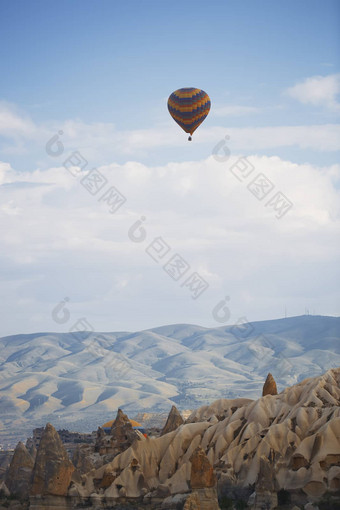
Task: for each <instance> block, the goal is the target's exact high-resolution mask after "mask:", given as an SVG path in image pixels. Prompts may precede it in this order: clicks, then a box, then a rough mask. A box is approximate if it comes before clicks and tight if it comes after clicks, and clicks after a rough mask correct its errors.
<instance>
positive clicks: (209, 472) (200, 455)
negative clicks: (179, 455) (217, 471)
mask: <svg viewBox="0 0 340 510" xmlns="http://www.w3.org/2000/svg"><path fill="white" fill-rule="evenodd" d="M190 462H191V476H190V486H191V489H192V490H194V489H204V488H206V487H209V488H210V487H216V477H215V475H214V470H213V467H212V465H211V464H210V462H209V460H208V457H207V456H206V454H205V452H204V450H202V448H201V446H198V447H197V448H196V450H195V451H194V453H193V454H192V456H191V457H190Z"/></svg>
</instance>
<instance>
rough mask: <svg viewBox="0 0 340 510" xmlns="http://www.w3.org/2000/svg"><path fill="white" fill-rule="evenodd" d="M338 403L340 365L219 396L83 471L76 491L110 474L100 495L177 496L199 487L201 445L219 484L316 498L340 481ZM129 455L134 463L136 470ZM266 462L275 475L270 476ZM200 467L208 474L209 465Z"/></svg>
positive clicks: (84, 494) (89, 491)
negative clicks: (246, 393) (246, 395)
mask: <svg viewBox="0 0 340 510" xmlns="http://www.w3.org/2000/svg"><path fill="white" fill-rule="evenodd" d="M339 403H340V368H339V369H332V370H329V371H328V372H326V373H325V374H324V375H323V376H320V377H315V378H311V379H306V380H304V381H302V382H300V383H299V384H296V385H295V386H292V387H290V388H287V389H286V390H285V391H283V392H281V393H280V394H279V395H273V396H272V397H271V398H267V397H261V398H260V399H258V400H256V401H253V400H249V399H232V400H227V399H220V400H217V401H216V402H214V403H213V404H211V405H210V406H203V407H201V408H200V409H198V410H197V411H195V412H193V413H192V415H191V416H190V417H189V419H188V420H187V422H186V423H185V424H183V425H182V426H181V427H179V428H177V429H176V430H174V431H172V432H169V433H167V434H165V435H163V436H161V437H157V438H150V437H147V438H144V437H143V438H141V440H140V441H134V442H133V443H132V445H131V446H130V447H128V448H127V449H126V450H124V452H122V453H120V454H118V455H116V456H115V457H114V459H113V460H112V461H110V462H108V463H107V464H105V465H104V466H102V467H100V468H98V469H96V470H95V471H94V472H93V471H91V472H89V473H88V474H86V475H85V477H84V484H82V485H81V486H80V485H79V484H78V485H77V484H75V488H74V491H78V493H79V494H81V495H82V497H89V496H90V495H91V494H92V493H93V492H94V489H93V487H94V485H93V484H94V481H96V484H97V486H98V489H96V490H100V489H99V487H100V483H101V481H102V480H103V478H104V476H105V480H106V483H105V486H106V488H104V487H103V489H101V490H104V492H103V493H102V494H103V497H113V498H114V497H119V495H120V493H122V492H124V494H125V497H127V498H129V497H131V498H133V497H137V496H139V497H142V496H143V494H144V492H145V491H148V492H147V494H145V496H144V500H145V501H153V500H154V501H160V499H159V498H160V494H163V497H166V495H167V494H169V493H170V495H169V496H168V497H174V496H175V495H178V494H185V493H190V490H193V491H194V492H196V491H197V490H200V489H194V488H193V487H192V486H191V483H192V482H193V484H194V485H195V484H196V482H195V476H196V475H197V472H198V471H195V470H196V468H195V467H194V469H193V470H192V465H194V466H195V465H196V464H197V465H198V466H202V469H203V466H206V463H205V461H204V460H203V459H202V461H201V462H200V461H199V459H200V458H202V457H201V455H202V453H199V454H198V455H197V458H195V457H192V455H193V454H194V452H195V450H196V449H197V447H198V446H201V447H202V450H203V451H204V452H207V454H206V456H207V458H208V460H209V462H210V464H211V466H213V468H214V471H215V475H216V477H217V479H218V486H219V490H224V489H223V488H224V487H228V488H230V487H231V486H234V485H236V484H237V486H238V487H239V488H242V487H244V488H247V487H249V486H251V485H255V490H256V489H257V491H258V499H259V497H261V493H262V496H266V493H268V492H269V493H270V494H272V491H274V492H275V491H278V490H280V489H285V490H293V491H300V493H301V494H304V497H306V498H308V497H316V498H317V497H319V496H321V495H322V494H323V493H325V492H326V491H330V492H332V491H333V492H334V491H336V490H339V488H340V438H339V433H338V431H339V430H340V406H339ZM121 437H122V438H123V439H124V435H122V436H121ZM198 452H199V451H198ZM133 459H135V460H134V461H133ZM190 459H192V462H191V460H190ZM261 459H262V461H261ZM264 459H266V460H264ZM132 461H133V462H134V463H136V466H137V468H136V470H135V471H134V472H133V470H132V464H131V463H132ZM268 463H269V464H268ZM268 467H269V468H270V473H271V475H270V479H268V480H266V476H265V474H266V473H267V472H268ZM203 472H204V473H205V475H204V476H207V479H209V475H208V473H211V471H209V469H203ZM192 473H193V474H192ZM195 473H196V474H195ZM191 474H192V476H193V480H192V479H191ZM198 479H199V478H198ZM265 482H266V483H267V484H268V485H266V484H265ZM197 483H199V482H197ZM208 485H209V484H208ZM256 486H257V487H256ZM84 487H88V489H84ZM122 489H123V491H122ZM208 489H209V487H206V488H205V489H203V488H202V491H203V490H205V491H207V490H208ZM210 489H213V487H210ZM157 491H158V492H157ZM266 497H267V496H266ZM157 498H158V500H157ZM188 504H189V503H188Z"/></svg>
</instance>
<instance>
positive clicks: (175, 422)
mask: <svg viewBox="0 0 340 510" xmlns="http://www.w3.org/2000/svg"><path fill="white" fill-rule="evenodd" d="M183 423H184V420H183V418H182V416H181V414H180V412H179V411H178V409H177V407H176V406H172V408H171V410H170V413H169V416H168V419H167V421H166V424H165V425H164V427H163V430H162V432H161V436H164V434H167V433H168V432H172V431H173V430H176V429H178V427H179V426H180V425H182V424H183Z"/></svg>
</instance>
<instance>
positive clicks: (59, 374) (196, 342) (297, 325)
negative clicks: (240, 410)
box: [0, 316, 340, 442]
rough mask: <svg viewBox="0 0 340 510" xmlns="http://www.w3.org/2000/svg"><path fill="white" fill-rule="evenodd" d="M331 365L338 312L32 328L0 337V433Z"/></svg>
mask: <svg viewBox="0 0 340 510" xmlns="http://www.w3.org/2000/svg"><path fill="white" fill-rule="evenodd" d="M339 366H340V318H338V317H323V316H300V317H290V318H287V319H279V320H271V321H261V322H254V323H252V324H245V325H243V326H242V325H236V326H223V327H218V328H204V327H201V326H194V325H189V324H176V325H171V326H163V327H158V328H153V329H149V330H145V331H139V332H136V333H129V332H119V333H93V334H91V335H89V334H87V333H84V332H78V333H35V334H28V335H14V336H7V337H4V338H1V339H0V427H1V429H0V442H1V438H3V437H4V436H5V437H9V436H8V434H13V433H14V432H13V430H15V431H16V433H17V434H19V432H20V431H22V432H23V433H24V432H25V433H26V431H27V430H29V429H30V428H32V427H33V426H39V425H44V424H45V423H46V421H50V422H51V423H53V424H54V425H55V426H57V427H58V426H59V427H69V428H72V427H76V428H77V429H78V430H89V429H92V428H97V426H98V425H101V424H102V423H103V422H104V421H107V420H108V419H110V418H112V417H114V416H115V414H116V411H117V408H118V407H122V408H123V410H124V411H125V412H127V413H128V414H129V415H131V416H132V415H135V414H136V413H137V412H139V411H153V412H164V411H167V410H169V409H170V407H171V405H172V404H175V405H176V406H177V407H178V408H179V409H193V408H197V407H199V406H201V405H203V404H209V403H211V402H212V401H213V400H215V399H218V398H236V397H247V398H258V397H259V396H260V395H261V390H262V385H263V382H264V380H265V378H266V376H267V374H268V372H271V373H272V374H273V376H274V378H275V379H276V382H277V385H278V391H281V389H283V388H284V387H286V386H287V385H292V384H295V383H297V382H299V381H301V380H302V379H304V378H306V377H312V376H317V375H320V374H322V373H324V372H325V371H326V370H328V369H329V368H334V367H339Z"/></svg>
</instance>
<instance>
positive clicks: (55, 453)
mask: <svg viewBox="0 0 340 510" xmlns="http://www.w3.org/2000/svg"><path fill="white" fill-rule="evenodd" d="M73 471H74V466H73V464H72V462H71V461H70V460H69V458H68V455H67V452H66V450H65V448H64V445H63V443H62V441H61V439H60V437H59V434H58V432H57V431H56V430H55V428H54V427H53V426H52V425H51V424H50V423H48V424H47V425H46V427H45V430H44V432H43V435H42V437H41V440H40V443H39V448H38V451H37V456H36V459H35V464H34V468H33V480H32V488H31V495H32V496H35V495H55V496H63V495H66V494H67V489H68V487H69V485H70V482H71V477H72V473H73Z"/></svg>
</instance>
